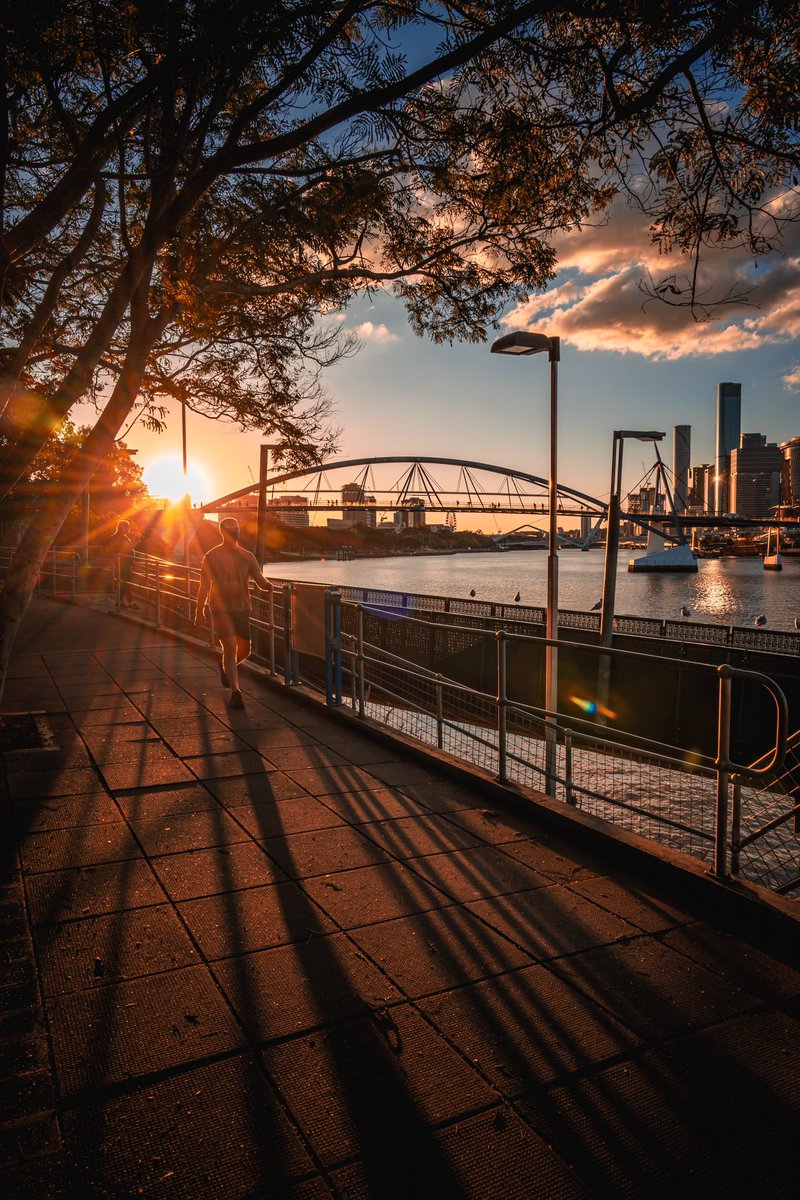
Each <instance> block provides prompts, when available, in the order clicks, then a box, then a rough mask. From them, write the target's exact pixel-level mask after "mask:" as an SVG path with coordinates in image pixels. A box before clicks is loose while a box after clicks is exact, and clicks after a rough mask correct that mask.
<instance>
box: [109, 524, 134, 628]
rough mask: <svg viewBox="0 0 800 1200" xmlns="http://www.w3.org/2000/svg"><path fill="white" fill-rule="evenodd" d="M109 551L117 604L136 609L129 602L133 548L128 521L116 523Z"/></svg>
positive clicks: (132, 603) (131, 601)
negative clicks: (112, 560) (112, 564)
mask: <svg viewBox="0 0 800 1200" xmlns="http://www.w3.org/2000/svg"><path fill="white" fill-rule="evenodd" d="M109 550H110V553H111V554H112V555H113V556H114V586H115V588H116V589H117V596H118V600H117V603H118V604H120V605H121V607H122V608H138V607H139V605H138V604H136V603H134V601H133V600H131V574H132V573H133V560H134V546H133V538H132V537H131V523H130V521H117V528H116V529H115V530H114V533H113V534H112V537H111V542H110V546H109Z"/></svg>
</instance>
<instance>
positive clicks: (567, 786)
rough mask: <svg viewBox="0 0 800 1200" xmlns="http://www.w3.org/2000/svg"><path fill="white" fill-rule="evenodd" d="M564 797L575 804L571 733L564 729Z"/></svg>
mask: <svg viewBox="0 0 800 1200" xmlns="http://www.w3.org/2000/svg"><path fill="white" fill-rule="evenodd" d="M564 777H565V783H564V799H565V800H566V802H567V804H572V805H574V804H576V800H575V793H574V792H573V790H572V733H571V732H570V730H569V729H565V730H564Z"/></svg>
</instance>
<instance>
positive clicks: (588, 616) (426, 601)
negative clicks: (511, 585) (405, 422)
mask: <svg viewBox="0 0 800 1200" xmlns="http://www.w3.org/2000/svg"><path fill="white" fill-rule="evenodd" d="M339 592H340V593H341V596H342V599H343V600H351V601H353V602H355V603H358V604H365V605H368V606H369V607H370V608H373V607H375V608H382V609H385V610H389V611H399V612H402V611H405V612H407V613H409V614H413V613H431V614H438V613H444V614H446V615H448V616H452V617H473V618H479V619H481V620H485V621H487V622H495V623H497V624H505V623H508V622H509V621H512V622H522V623H524V624H527V625H541V626H542V629H544V626H545V621H546V615H547V614H546V611H545V609H544V608H543V607H542V606H537V605H526V604H504V603H500V602H495V601H490V600H462V599H460V598H459V597H454V596H452V597H448V596H428V595H425V594H423V593H417V592H392V591H387V590H385V589H380V588H356V587H340V588H339ZM558 624H559V628H560V629H585V630H589V631H592V632H596V633H599V632H600V613H598V612H583V611H580V610H576V609H562V608H560V609H559V611H558ZM614 632H615V633H621V634H628V635H633V636H641V637H652V638H664V639H673V640H676V641H684V642H687V641H691V642H700V643H707V644H709V645H713V646H731V647H736V648H738V649H742V650H764V651H776V652H777V653H779V654H797V653H798V652H799V651H800V632H792V631H790V630H781V629H772V630H766V629H755V628H750V627H748V626H744V625H715V624H713V623H712V622H710V621H698V620H696V619H695V618H692V620H683V619H682V620H669V619H667V618H662V617H630V616H627V617H626V616H615V618H614Z"/></svg>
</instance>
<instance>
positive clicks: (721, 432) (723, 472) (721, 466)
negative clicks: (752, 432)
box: [714, 383, 742, 515]
mask: <svg viewBox="0 0 800 1200" xmlns="http://www.w3.org/2000/svg"><path fill="white" fill-rule="evenodd" d="M741 431H742V385H741V384H740V383H718V384H717V451H716V455H715V459H714V466H715V467H716V471H717V477H716V484H715V490H714V509H715V512H716V513H717V515H719V514H720V513H724V512H727V511H728V495H729V487H728V482H729V478H730V470H731V450H736V449H737V448H738V446H739V436H740V434H741Z"/></svg>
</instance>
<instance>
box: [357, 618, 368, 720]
mask: <svg viewBox="0 0 800 1200" xmlns="http://www.w3.org/2000/svg"><path fill="white" fill-rule="evenodd" d="M357 612H358V619H357V625H356V631H357V640H356V663H357V671H358V715H359V716H360V717H363V716H364V713H365V711H366V688H365V684H364V609H363V608H362V606H361V605H360V604H359V606H358V609H357Z"/></svg>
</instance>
